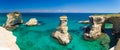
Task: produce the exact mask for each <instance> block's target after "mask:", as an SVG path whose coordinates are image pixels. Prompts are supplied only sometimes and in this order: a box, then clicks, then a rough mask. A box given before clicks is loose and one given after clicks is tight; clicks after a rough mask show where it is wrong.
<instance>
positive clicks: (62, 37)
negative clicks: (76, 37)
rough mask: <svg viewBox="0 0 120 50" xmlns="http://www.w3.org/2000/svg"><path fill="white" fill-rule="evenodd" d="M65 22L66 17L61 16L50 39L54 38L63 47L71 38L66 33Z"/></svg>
mask: <svg viewBox="0 0 120 50" xmlns="http://www.w3.org/2000/svg"><path fill="white" fill-rule="evenodd" d="M67 21H68V20H67V16H61V17H60V24H59V26H58V28H57V30H56V31H55V32H53V33H52V37H54V38H56V39H57V40H58V41H59V42H60V43H61V44H63V45H67V44H68V43H70V40H71V36H70V34H69V33H68V26H67Z"/></svg>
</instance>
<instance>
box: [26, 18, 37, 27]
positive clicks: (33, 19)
mask: <svg viewBox="0 0 120 50" xmlns="http://www.w3.org/2000/svg"><path fill="white" fill-rule="evenodd" d="M26 25H28V26H33V25H38V21H37V19H36V18H31V19H30V20H29V21H28V22H27V23H26Z"/></svg>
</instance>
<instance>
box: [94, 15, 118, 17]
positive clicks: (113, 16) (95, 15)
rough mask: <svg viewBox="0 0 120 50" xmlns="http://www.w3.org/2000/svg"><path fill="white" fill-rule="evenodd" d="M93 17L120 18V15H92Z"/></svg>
mask: <svg viewBox="0 0 120 50" xmlns="http://www.w3.org/2000/svg"><path fill="white" fill-rule="evenodd" d="M92 16H103V17H120V14H101V15H92Z"/></svg>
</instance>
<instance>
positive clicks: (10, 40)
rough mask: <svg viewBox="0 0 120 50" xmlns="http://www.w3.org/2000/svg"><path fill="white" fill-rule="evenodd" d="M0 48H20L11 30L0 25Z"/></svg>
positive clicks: (17, 49)
mask: <svg viewBox="0 0 120 50" xmlns="http://www.w3.org/2000/svg"><path fill="white" fill-rule="evenodd" d="M0 50H20V49H19V48H18V46H17V44H16V37H15V36H14V35H13V34H12V32H10V31H8V30H6V29H5V28H3V27H0Z"/></svg>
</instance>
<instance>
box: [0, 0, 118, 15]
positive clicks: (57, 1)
mask: <svg viewBox="0 0 120 50" xmlns="http://www.w3.org/2000/svg"><path fill="white" fill-rule="evenodd" d="M13 11H19V12H43V13H47V12H50V13H51V12H53V13H60V12H62V13H69V12H71V13H118V12H120V0H0V12H13Z"/></svg>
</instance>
